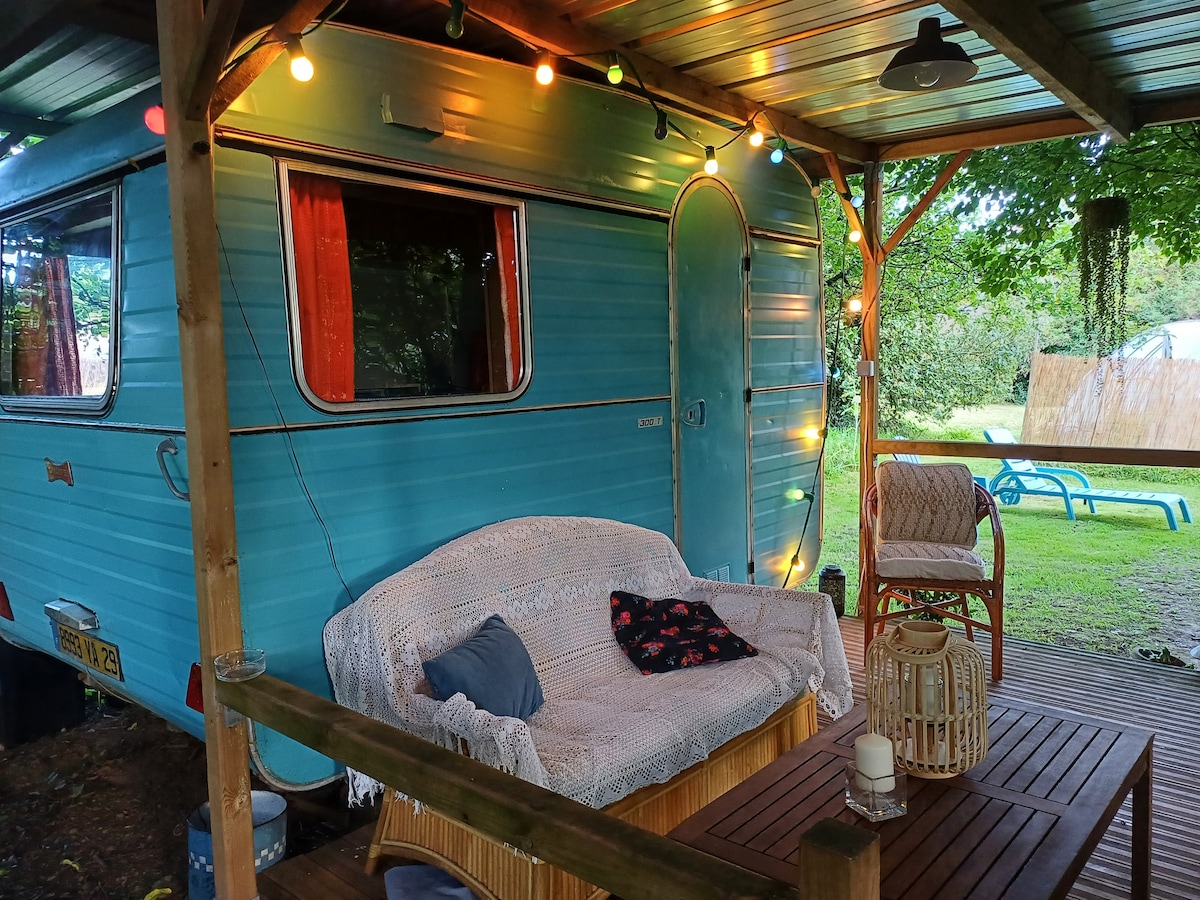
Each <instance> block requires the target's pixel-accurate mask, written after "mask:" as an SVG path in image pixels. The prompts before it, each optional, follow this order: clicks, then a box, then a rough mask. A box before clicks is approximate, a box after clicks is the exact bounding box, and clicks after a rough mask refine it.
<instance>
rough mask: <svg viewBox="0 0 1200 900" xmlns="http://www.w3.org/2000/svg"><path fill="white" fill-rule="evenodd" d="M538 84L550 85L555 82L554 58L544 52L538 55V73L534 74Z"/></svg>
mask: <svg viewBox="0 0 1200 900" xmlns="http://www.w3.org/2000/svg"><path fill="white" fill-rule="evenodd" d="M534 77H535V78H536V79H537V83H538V84H550V82H552V81H554V57H553V56H551V55H550V54H549V53H548V52H547V51H545V50H543V51H542V52H541V53H539V54H538V63H537V72H535V73H534Z"/></svg>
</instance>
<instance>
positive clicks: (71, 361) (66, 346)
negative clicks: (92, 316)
mask: <svg viewBox="0 0 1200 900" xmlns="http://www.w3.org/2000/svg"><path fill="white" fill-rule="evenodd" d="M44 299H45V309H46V343H47V353H46V378H45V382H44V384H45V389H44V391H43V393H44V394H45V395H46V396H48V397H78V396H79V395H81V394H82V393H83V385H82V384H81V383H80V380H79V342H78V340H77V339H76V330H75V302H74V300H73V299H72V297H71V271H70V268H69V266H68V264H67V258H66V257H65V256H47V257H46V293H45V295H44Z"/></svg>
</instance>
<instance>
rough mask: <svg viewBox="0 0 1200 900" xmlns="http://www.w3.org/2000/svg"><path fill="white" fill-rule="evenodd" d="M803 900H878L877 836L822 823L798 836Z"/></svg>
mask: <svg viewBox="0 0 1200 900" xmlns="http://www.w3.org/2000/svg"><path fill="white" fill-rule="evenodd" d="M800 896H801V897H803V898H804V900H879V835H878V834H876V833H875V832H874V831H867V830H866V829H865V828H855V827H854V826H853V825H848V824H847V823H845V822H842V821H840V820H838V819H822V820H821V821H820V822H818V823H817V824H816V825H814V826H813V827H812V828H810V829H809V830H808V831H806V832H804V834H802V835H801V836H800Z"/></svg>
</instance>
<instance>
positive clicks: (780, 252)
mask: <svg viewBox="0 0 1200 900" xmlns="http://www.w3.org/2000/svg"><path fill="white" fill-rule="evenodd" d="M751 259H752V263H751V268H750V384H751V386H752V387H753V388H768V387H780V386H782V385H793V384H820V383H823V382H824V380H825V331H824V328H823V318H822V314H821V306H820V299H821V297H820V283H819V277H820V271H819V268H818V251H817V248H816V247H811V246H805V245H803V244H792V243H787V242H784V241H776V240H767V239H763V238H754V239H753V240H752V242H751Z"/></svg>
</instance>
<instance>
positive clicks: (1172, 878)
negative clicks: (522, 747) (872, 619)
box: [258, 618, 1200, 900]
mask: <svg viewBox="0 0 1200 900" xmlns="http://www.w3.org/2000/svg"><path fill="white" fill-rule="evenodd" d="M842 639H843V641H844V642H845V645H846V652H847V655H848V656H849V658H850V667H851V675H852V676H853V678H854V691H855V701H856V702H861V701H862V698H863V687H862V676H863V670H862V649H861V648H862V622H861V620H859V619H853V618H845V619H842ZM980 649H981V650H982V651H983V653H984V655H985V656H986V655H987V654H988V647H987V642H986V641H981V642H980ZM1004 663H1005V665H1004V673H1005V674H1004V680H1003V681H1002V682H1000V683H999V684H992V685H991V687H990V688H989V690H990V691H991V692H992V693H993V694H994V695H996V696H998V697H1006V698H1009V699H1015V700H1025V701H1028V702H1033V703H1042V704H1046V705H1050V706H1059V707H1062V708H1064V709H1071V710H1075V711H1076V712H1081V713H1086V714H1088V715H1093V716H1098V717H1100V718H1106V719H1112V720H1115V721H1118V722H1126V723H1129V724H1133V725H1140V726H1142V727H1145V728H1148V729H1150V730H1152V731H1154V732H1155V734H1156V737H1155V743H1154V812H1153V829H1154V849H1153V854H1154V855H1153V864H1152V873H1153V875H1152V886H1153V890H1152V896H1153V897H1154V898H1156V900H1157V898H1161V900H1180V898H1200V829H1197V828H1196V825H1195V810H1196V796H1197V791H1200V673H1196V672H1191V671H1185V670H1181V669H1174V668H1170V667H1168V666H1161V665H1156V664H1154V663H1146V662H1140V661H1136V660H1133V659H1128V660H1126V659H1118V658H1115V657H1112V656H1106V655H1102V654H1097V653H1088V652H1084V651H1079V650H1070V649H1064V648H1061V647H1054V646H1051V645H1048V644H1036V643H1032V642H1029V641H1021V640H1017V639H1015V638H1009V639H1007V640H1006V641H1005V661H1004ZM373 827H374V826H369V827H367V828H362V829H359V830H358V831H355V832H353V833H351V834H349V835H347V836H346V837H344V838H341V839H339V840H337V841H334V842H332V843H330V844H328V845H327V846H325V847H322V848H321V849H320V850H317V851H316V852H314V853H310V854H308V855H307V856H302V857H297V858H294V859H289V860H286V861H285V862H282V863H279V864H277V865H275V866H273V867H271V868H270V869H267V870H266V871H265V872H262V873H261V874H260V875H259V877H258V887H259V891H260V895H261V897H262V900H385V897H386V895H385V892H384V888H383V877H382V876H376V877H368V876H367V875H365V874H364V873H363V866H364V864H365V862H366V854H367V844H368V843H370V840H371V834H372V829H373ZM1129 865H1130V811H1129V804H1128V801H1127V802H1126V804H1125V807H1124V808H1123V809H1122V810H1121V812H1120V813H1118V814H1117V817H1116V819H1115V820H1114V822H1113V824H1112V826H1111V827H1110V828H1109V829H1108V832H1107V834H1105V836H1104V839H1103V841H1101V843H1100V846H1099V847H1098V848H1097V849H1096V851H1095V853H1093V855H1092V859H1091V862H1089V863H1088V865H1087V867H1086V868H1085V869H1084V871H1083V874H1082V875H1081V876H1080V877H1079V880H1078V881H1077V882H1076V884H1075V888H1074V890H1073V891H1072V892H1071V898H1072V900H1118V898H1122V900H1123V898H1127V897H1128V896H1129Z"/></svg>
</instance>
